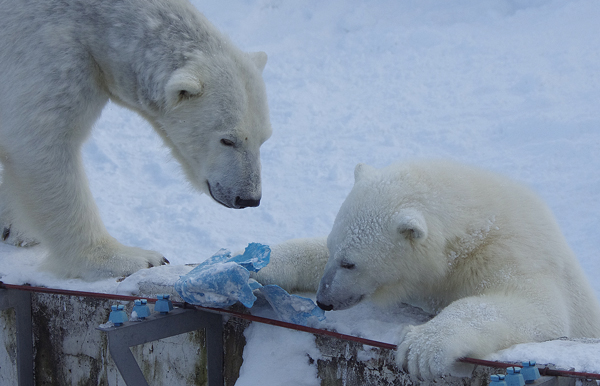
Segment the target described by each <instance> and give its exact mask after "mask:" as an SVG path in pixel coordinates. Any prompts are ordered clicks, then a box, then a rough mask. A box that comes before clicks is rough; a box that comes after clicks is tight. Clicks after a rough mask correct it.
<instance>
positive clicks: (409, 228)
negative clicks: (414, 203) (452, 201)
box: [396, 209, 428, 240]
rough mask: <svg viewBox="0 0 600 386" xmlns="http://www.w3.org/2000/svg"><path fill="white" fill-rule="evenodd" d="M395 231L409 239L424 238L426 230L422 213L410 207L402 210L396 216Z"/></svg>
mask: <svg viewBox="0 0 600 386" xmlns="http://www.w3.org/2000/svg"><path fill="white" fill-rule="evenodd" d="M396 231H397V232H398V233H400V234H402V235H403V236H404V237H406V238H407V239H409V240H425V239H426V238H427V231H428V230H427V223H426V222H425V218H424V217H423V215H422V214H421V213H420V212H418V211H416V210H413V209H410V210H404V211H402V212H401V213H398V215H397V216H396Z"/></svg>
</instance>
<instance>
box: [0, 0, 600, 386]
mask: <svg viewBox="0 0 600 386" xmlns="http://www.w3.org/2000/svg"><path fill="white" fill-rule="evenodd" d="M193 2H194V4H195V5H196V6H197V7H198V8H199V9H200V10H201V11H203V12H204V13H205V15H206V16H207V17H208V18H209V20H211V21H212V22H213V23H214V24H215V25H216V26H217V27H218V28H220V29H221V30H222V31H224V32H226V33H227V34H228V35H229V36H230V37H231V39H232V40H233V41H234V42H236V44H237V45H238V46H240V47H241V48H242V49H244V50H246V51H253V50H262V51H265V52H267V53H268V55H269V61H268V63H267V66H266V68H265V71H264V78H265V82H266V85H267V92H268V94H269V104H270V111H271V121H272V125H273V129H274V132H273V136H272V137H271V139H270V140H269V141H267V142H266V143H265V144H264V145H263V148H262V150H261V153H262V165H263V200H262V202H261V206H260V207H259V208H253V209H245V210H242V211H234V210H231V209H226V208H224V207H222V206H220V205H216V204H215V203H214V202H211V200H210V198H208V197H206V196H200V195H198V194H197V193H196V192H194V191H193V190H192V188H191V187H190V186H189V184H188V183H186V182H185V180H184V178H183V174H182V173H181V171H180V169H179V167H178V165H177V164H176V162H175V161H173V160H171V159H170V156H169V155H168V153H167V150H166V149H165V148H164V147H163V146H162V144H161V142H160V139H159V138H158V136H157V135H156V134H155V133H154V132H153V131H152V129H151V128H150V126H149V125H148V124H147V123H146V122H145V121H144V120H143V119H142V118H140V117H139V116H137V115H135V114H134V113H132V112H129V111H126V110H123V109H121V108H120V107H117V106H116V105H114V104H110V105H108V106H107V108H106V109H105V110H104V112H103V114H102V117H101V119H100V121H99V122H98V123H97V125H96V128H95V130H94V132H93V135H92V136H91V138H90V140H89V141H88V142H87V144H86V145H85V148H84V160H85V163H86V168H87V172H88V177H89V180H90V185H91V189H92V191H93V194H94V197H95V198H96V202H97V204H98V206H99V209H100V212H101V214H102V217H103V219H104V222H105V224H106V226H107V228H108V230H109V231H110V232H111V234H112V235H113V236H115V237H116V238H117V239H119V240H120V241H121V242H123V243H126V244H129V245H135V246H139V247H143V248H147V249H154V250H158V251H161V252H162V253H163V254H164V255H165V256H166V257H167V258H168V259H169V260H170V261H171V264H173V265H174V266H182V265H183V264H191V263H200V262H202V261H203V260H204V259H206V258H208V257H210V256H211V255H212V254H213V253H214V252H215V251H218V250H219V249H220V248H227V249H230V250H232V251H238V250H242V249H243V248H244V247H245V246H246V245H247V244H248V243H250V242H259V243H263V244H267V245H273V244H276V243H278V242H281V241H284V240H287V239H290V238H298V237H312V236H322V235H326V234H327V233H328V232H329V230H330V228H331V226H332V224H333V219H334V218H335V215H336V213H337V210H338V208H339V206H340V205H341V203H342V201H343V199H344V198H345V196H346V195H347V194H348V192H349V191H350V189H351V187H352V183H353V169H354V166H355V165H356V164H357V163H359V162H364V163H367V164H371V165H373V166H376V167H381V166H385V165H387V164H390V163H392V162H394V161H397V160H406V159H413V158H431V157H436V158H440V157H441V158H452V159H455V160H459V161H463V162H467V163H470V164H475V165H479V166H481V167H484V168H487V169H490V170H494V171H497V172H501V173H504V174H506V175H508V176H510V177H513V178H515V179H518V180H521V181H524V182H526V183H528V184H530V186H532V187H533V189H535V190H536V191H537V192H538V193H539V194H540V195H541V196H542V197H543V198H544V199H545V200H546V201H547V203H548V204H549V205H550V207H551V209H552V210H553V211H554V213H555V214H556V217H557V219H558V222H559V224H560V225H561V228H562V229H563V232H564V234H565V236H566V237H567V240H568V241H569V243H570V245H571V246H572V248H573V249H574V251H575V253H576V255H577V256H578V258H579V261H580V262H581V265H582V266H583V267H584V270H585V272H586V273H587V275H588V277H589V279H590V281H591V283H592V286H593V287H594V289H595V291H596V293H597V294H598V296H599V297H600V280H597V276H598V274H599V273H600V259H598V258H597V253H598V251H599V250H600V238H599V237H598V235H597V229H599V228H600V216H598V213H600V200H599V199H598V191H599V190H600V174H599V173H598V170H597V168H598V165H600V151H599V150H600V76H599V75H598V63H600V50H598V47H600V24H599V23H598V18H599V16H600V2H598V1H595V0H573V1H568V0H534V1H528V2H515V1H512V0H460V1H455V2H451V3H445V2H440V1H434V0H406V1H402V2H397V1H391V0H386V1H376V0H367V1H360V2H359V1H343V0H332V1H327V2H323V1H317V0H306V1H304V2H302V3H301V4H299V3H297V2H283V1H281V0H244V1H241V0H236V1H230V2H227V3H223V2H221V1H216V0H207V1H199V0H196V1H193ZM44 254H45V251H44V249H43V246H35V247H31V248H27V249H19V248H14V247H11V246H8V245H4V244H0V262H1V264H0V280H3V281H5V282H8V283H30V284H32V285H45V286H50V287H61V288H67V289H75V290H85V291H97V292H115V291H116V288H117V285H118V283H117V282H116V280H114V279H108V280H102V281H98V282H94V283H87V282H82V281H80V280H58V279H56V278H54V277H53V276H52V275H50V274H48V273H44V272H39V271H38V270H37V267H38V266H39V263H40V261H41V259H42V258H43V256H44ZM187 268H189V267H187ZM148 271H149V272H156V273H157V274H158V275H160V274H162V273H164V274H165V275H168V273H167V272H170V271H169V270H164V269H163V270H158V269H156V270H154V271H153V270H148ZM187 271H189V269H188V270H187ZM187 271H186V272H187ZM184 273H185V272H184ZM184 273H181V274H184ZM167 281H168V280H167ZM129 284H130V288H129V289H130V290H135V283H132V282H131V280H130V283H129ZM122 289H123V288H122ZM396 316H397V313H396V310H394V311H388V312H384V311H379V312H371V305H369V304H363V305H360V306H358V307H356V308H354V309H351V310H347V311H341V312H340V313H337V312H333V313H327V320H326V323H330V324H332V325H335V327H337V328H338V329H339V330H340V332H350V333H353V334H360V335H361V336H364V337H366V338H371V339H379V338H380V339H381V340H384V341H387V342H392V341H393V339H394V336H393V335H394V332H395V331H396V330H397V329H398V326H397V323H396V322H395V320H394V318H395V317H396ZM377 318H380V319H377ZM246 337H247V340H248V346H247V347H246V350H245V352H244V366H243V367H242V371H241V378H240V380H239V381H238V383H237V384H238V385H255V384H256V385H268V384H283V383H284V382H286V381H288V382H291V383H294V384H295V383H297V382H296V381H297V380H299V379H302V380H303V381H305V382H306V384H307V385H308V384H317V383H318V382H317V379H316V365H315V364H314V363H313V364H311V363H309V362H308V360H307V354H310V356H311V357H312V358H313V359H314V358H315V356H317V355H318V354H317V353H316V352H315V345H314V339H313V338H312V336H311V335H309V334H303V333H299V332H293V331H286V330H283V329H278V328H275V327H272V326H263V325H259V324H253V325H252V326H251V327H250V328H249V329H248V330H247V331H246ZM281 342H286V344H285V345H282V344H281ZM287 343H289V344H287ZM571 344H572V345H574V347H575V346H576V347H577V348H576V349H574V350H573V352H580V353H582V355H575V354H573V353H571V352H570V351H569V350H567V347H566V346H568V345H571ZM598 345H599V343H598V342H593V343H582V342H570V341H556V342H548V343H539V344H527V345H519V346H516V347H514V348H511V349H509V350H506V351H504V352H502V353H500V354H498V356H497V357H495V358H498V359H500V358H501V359H503V360H536V361H538V363H546V362H552V363H555V364H557V365H560V366H564V367H573V368H575V369H577V370H581V371H596V372H598V371H600V368H598V363H600V353H599V352H598ZM578 350H579V351H578ZM265 377H269V379H266V378H265ZM292 380H293V381H292Z"/></svg>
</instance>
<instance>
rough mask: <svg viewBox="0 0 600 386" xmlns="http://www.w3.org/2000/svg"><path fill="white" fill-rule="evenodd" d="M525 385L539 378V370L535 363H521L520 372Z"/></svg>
mask: <svg viewBox="0 0 600 386" xmlns="http://www.w3.org/2000/svg"><path fill="white" fill-rule="evenodd" d="M521 374H523V378H524V379H525V383H533V382H535V381H536V379H538V378H539V377H540V370H538V368H537V367H536V366H535V361H529V362H523V369H522V370H521Z"/></svg>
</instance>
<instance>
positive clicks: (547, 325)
mask: <svg viewBox="0 0 600 386" xmlns="http://www.w3.org/2000/svg"><path fill="white" fill-rule="evenodd" d="M549 292H550V293H551V292H552V291H549ZM547 298H548V299H560V295H559V294H557V297H553V296H552V294H548V295H547ZM559 310H560V307H555V306H553V304H551V303H550V302H548V303H546V304H544V302H543V301H540V299H539V298H538V299H537V300H536V301H530V300H528V299H526V296H522V297H519V296H507V295H493V296H474V297H468V298H463V299H460V300H457V301H455V302H453V303H451V304H450V305H449V306H448V307H446V308H444V309H443V310H442V311H441V312H440V313H439V314H438V315H437V316H436V317H434V318H433V319H432V320H430V321H429V322H427V323H425V324H422V325H419V326H408V327H407V328H405V329H404V331H403V333H402V336H401V337H400V344H399V345H398V350H397V352H396V362H397V364H398V366H399V367H401V368H404V369H405V370H407V371H408V373H409V374H410V375H411V377H413V378H414V379H418V378H420V379H424V380H428V379H433V378H435V377H438V376H442V375H448V374H445V373H444V371H446V369H451V370H450V372H451V374H450V375H454V376H463V377H464V376H469V375H470V373H471V371H472V370H473V366H472V365H468V364H464V363H459V362H456V360H457V359H459V358H461V357H475V358H481V357H482V356H485V355H486V354H488V353H491V352H496V351H498V350H501V349H504V348H508V347H510V346H512V345H514V344H517V343H521V342H534V341H538V342H539V341H544V340H548V339H554V338H558V337H560V336H563V335H565V333H566V331H567V330H566V326H567V322H566V318H564V315H561V314H560V311H559Z"/></svg>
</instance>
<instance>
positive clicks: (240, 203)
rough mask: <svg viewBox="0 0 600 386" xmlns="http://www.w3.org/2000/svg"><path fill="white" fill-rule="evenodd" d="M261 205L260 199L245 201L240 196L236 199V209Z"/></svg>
mask: <svg viewBox="0 0 600 386" xmlns="http://www.w3.org/2000/svg"><path fill="white" fill-rule="evenodd" d="M259 205H260V199H258V200H244V199H243V198H241V197H240V196H237V197H236V198H235V207H236V208H239V209H243V208H249V207H256V206H259Z"/></svg>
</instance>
